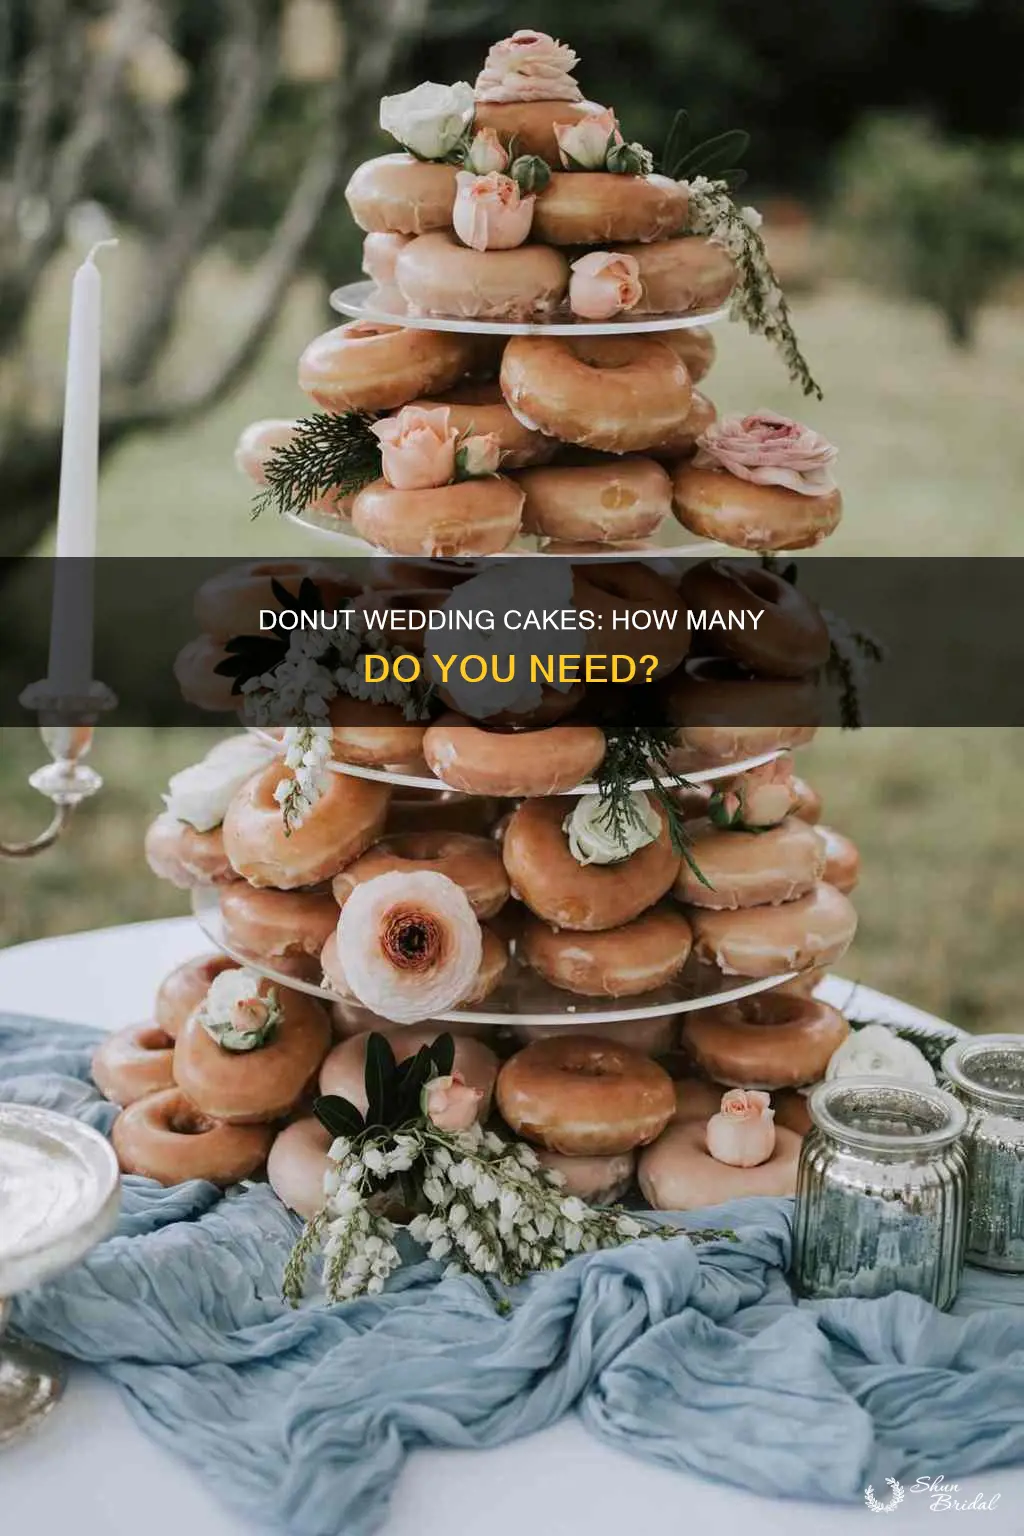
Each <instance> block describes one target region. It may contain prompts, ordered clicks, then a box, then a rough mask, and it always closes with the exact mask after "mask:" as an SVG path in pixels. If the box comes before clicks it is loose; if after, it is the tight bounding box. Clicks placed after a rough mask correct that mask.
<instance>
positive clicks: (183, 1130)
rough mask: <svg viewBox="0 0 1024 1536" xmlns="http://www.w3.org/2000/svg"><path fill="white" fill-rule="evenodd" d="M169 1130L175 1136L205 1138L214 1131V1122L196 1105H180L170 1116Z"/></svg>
mask: <svg viewBox="0 0 1024 1536" xmlns="http://www.w3.org/2000/svg"><path fill="white" fill-rule="evenodd" d="M167 1129H168V1130H169V1131H173V1133H174V1135H175V1136H205V1135H206V1133H207V1132H208V1131H212V1130H213V1129H214V1122H213V1121H212V1120H211V1119H209V1118H208V1116H206V1115H204V1114H203V1113H202V1112H201V1111H200V1110H198V1109H196V1107H195V1105H194V1104H179V1105H177V1106H176V1107H175V1108H174V1109H173V1110H172V1111H171V1114H170V1115H169V1116H168V1119H167Z"/></svg>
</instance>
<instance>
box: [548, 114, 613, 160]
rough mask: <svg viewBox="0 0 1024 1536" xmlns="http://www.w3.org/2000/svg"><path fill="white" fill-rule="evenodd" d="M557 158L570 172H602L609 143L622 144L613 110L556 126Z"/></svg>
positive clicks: (556, 124)
mask: <svg viewBox="0 0 1024 1536" xmlns="http://www.w3.org/2000/svg"><path fill="white" fill-rule="evenodd" d="M554 129H555V138H556V139H557V140H558V158H559V159H560V160H561V162H562V164H563V165H564V166H565V168H566V169H567V170H572V169H576V170H582V171H603V170H604V166H605V160H606V159H607V156H608V143H609V140H610V141H611V142H612V143H613V144H621V143H622V134H621V133H620V132H619V125H618V123H617V122H616V120H615V113H614V112H613V111H612V110H611V108H610V107H605V109H604V111H603V112H594V113H591V114H590V115H589V116H587V117H581V118H580V119H579V120H578V121H577V122H575V123H555V124H554Z"/></svg>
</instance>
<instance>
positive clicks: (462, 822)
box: [387, 789, 501, 837]
mask: <svg viewBox="0 0 1024 1536" xmlns="http://www.w3.org/2000/svg"><path fill="white" fill-rule="evenodd" d="M500 815H501V802H500V800H498V799H496V798H493V797H490V796H487V795H483V796H481V795H463V794H460V793H459V792H458V791H457V790H453V789H444V790H442V791H441V792H440V794H438V793H437V792H436V791H434V790H432V789H398V790H396V791H395V794H394V798H393V799H392V801H391V808H390V810H389V811H388V819H387V832H388V835H389V836H390V835H391V834H392V833H393V834H395V835H396V836H401V835H402V834H404V833H407V832H413V833H415V832H433V831H437V830H439V829H438V822H440V824H441V826H440V830H442V831H444V832H465V833H466V834H467V835H468V836H470V837H487V836H490V834H491V831H492V828H493V827H494V824H495V822H496V821H497V820H498V818H499V816H500Z"/></svg>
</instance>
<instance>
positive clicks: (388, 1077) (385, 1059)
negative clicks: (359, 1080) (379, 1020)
mask: <svg viewBox="0 0 1024 1536" xmlns="http://www.w3.org/2000/svg"><path fill="white" fill-rule="evenodd" d="M364 1081H365V1084H366V1123H367V1125H383V1126H389V1125H390V1124H391V1115H392V1114H393V1111H394V1100H395V1053H394V1051H393V1050H392V1049H391V1046H390V1044H389V1042H388V1039H387V1036H386V1035H379V1034H377V1032H376V1031H374V1032H373V1033H372V1034H371V1035H370V1036H369V1038H368V1039H367V1042H366V1071H365V1076H364Z"/></svg>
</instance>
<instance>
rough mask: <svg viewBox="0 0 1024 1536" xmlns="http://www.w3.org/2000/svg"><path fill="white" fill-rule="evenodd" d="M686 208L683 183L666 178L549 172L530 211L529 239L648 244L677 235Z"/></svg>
mask: <svg viewBox="0 0 1024 1536" xmlns="http://www.w3.org/2000/svg"><path fill="white" fill-rule="evenodd" d="M688 206H689V197H688V195H687V190H686V185H685V183H684V182H681V181H673V180H672V179H671V178H670V177H668V176H622V175H618V174H617V173H616V172H613V171H588V172H586V173H585V174H581V172H579V171H553V172H552V174H551V180H550V181H549V182H548V184H547V186H546V187H545V188H544V190H543V192H541V193H540V194H539V196H538V198H537V201H536V204H535V205H534V210H533V237H534V239H536V240H544V241H546V242H547V243H548V244H549V245H597V246H614V247H615V250H616V252H618V251H619V250H620V249H622V248H623V247H624V246H628V244H629V243H631V242H633V241H641V242H643V244H645V245H646V244H647V243H648V242H650V241H652V240H659V241H663V240H664V239H665V237H666V235H675V234H678V232H679V230H681V229H682V228H683V226H684V224H685V223H686V214H687V209H688Z"/></svg>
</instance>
